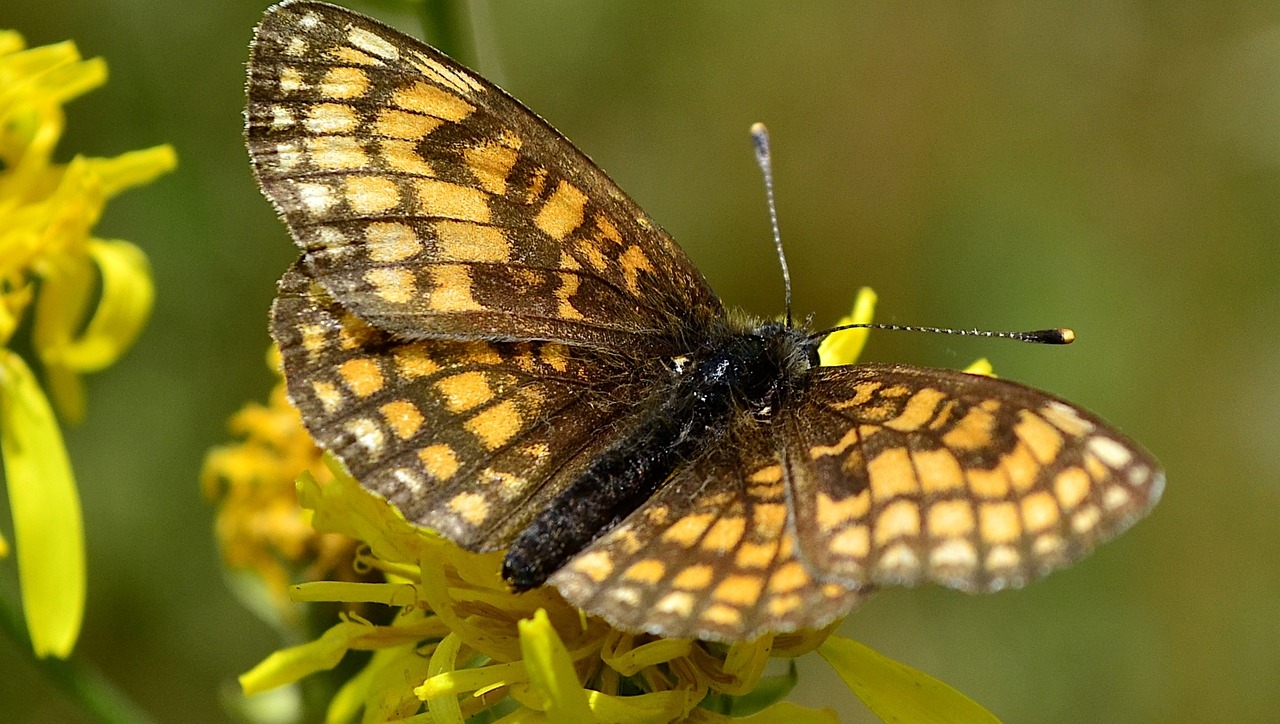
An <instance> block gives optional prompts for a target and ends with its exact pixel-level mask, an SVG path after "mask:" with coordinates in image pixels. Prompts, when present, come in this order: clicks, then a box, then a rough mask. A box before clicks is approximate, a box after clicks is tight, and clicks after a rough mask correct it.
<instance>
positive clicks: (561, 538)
mask: <svg viewBox="0 0 1280 724" xmlns="http://www.w3.org/2000/svg"><path fill="white" fill-rule="evenodd" d="M799 339H800V338H799V337H798V335H797V334H796V333H794V332H793V331H791V330H788V329H786V328H784V327H782V326H781V325H768V326H766V327H763V328H760V329H757V330H754V331H750V332H746V333H738V334H733V335H732V336H731V337H730V338H729V339H728V340H727V341H725V342H724V343H721V344H717V345H715V346H714V347H712V348H711V349H712V351H710V352H707V353H705V354H703V355H701V356H694V357H692V358H688V359H681V360H677V361H673V363H672V367H671V369H672V374H673V382H672V384H671V385H670V386H669V387H667V388H665V389H664V390H663V391H662V392H659V393H657V394H656V395H655V399H653V400H651V401H650V402H649V404H644V405H641V407H640V409H641V410H642V411H641V412H640V413H638V414H637V416H636V417H637V419H636V420H635V422H633V423H632V425H631V427H630V432H628V433H627V434H625V435H623V436H622V437H621V438H620V439H619V440H618V441H617V442H615V443H614V444H613V445H611V446H609V447H608V448H607V449H606V450H605V451H604V452H603V453H602V454H600V455H599V456H597V457H596V458H595V459H594V460H592V461H591V463H590V464H589V465H587V467H586V468H585V469H584V470H583V471H582V472H581V473H580V474H579V475H578V476H577V477H576V478H575V479H574V480H573V482H572V483H570V484H569V485H568V486H567V487H566V488H565V489H564V490H563V491H561V492H560V493H559V494H558V495H557V496H556V497H555V498H554V500H552V502H551V504H550V505H548V506H547V507H546V508H544V509H543V510H542V512H541V513H539V514H538V515H537V516H536V517H535V518H534V519H533V521H532V522H531V523H530V524H529V525H528V527H526V528H525V529H524V530H523V531H522V532H521V533H520V534H519V535H518V536H517V537H516V539H515V541H514V542H513V543H512V544H511V547H510V548H509V549H508V551H507V557H506V560H505V561H504V562H503V570H502V575H503V578H505V579H506V580H507V581H508V582H509V583H510V584H511V585H512V587H513V588H515V589H516V590H518V591H524V590H528V589H531V588H536V587H538V586H540V585H542V584H543V583H544V582H545V581H546V579H547V577H549V576H550V575H551V574H552V573H554V572H555V571H556V570H558V569H559V568H561V567H562V566H563V565H564V564H565V562H567V561H568V560H569V559H570V558H572V557H573V556H574V555H576V554H578V553H579V552H581V551H582V550H583V549H584V548H586V546H587V545H588V544H589V543H591V542H592V541H593V540H595V539H596V538H599V537H600V536H601V535H603V534H604V533H606V532H608V531H609V529H611V528H612V527H613V526H615V525H617V524H618V523H620V522H621V521H622V520H623V519H624V518H626V517H627V516H628V515H630V514H631V513H633V512H635V511H636V510H637V509H638V508H639V507H640V506H641V505H643V504H644V503H645V501H647V500H648V499H649V498H651V497H652V496H653V494H654V492H655V491H656V490H657V489H658V488H659V487H660V486H661V485H662V484H663V483H664V482H665V481H666V480H667V479H668V478H669V477H670V476H671V474H672V473H674V472H675V471H676V469H677V468H678V467H679V466H680V465H681V464H683V463H686V462H688V461H691V460H694V459H696V458H697V457H699V456H700V455H701V454H702V453H703V452H704V451H705V450H707V449H708V448H710V447H712V446H714V445H717V444H719V443H720V442H721V441H722V440H723V438H724V436H725V433H726V432H727V431H728V429H729V426H730V424H731V423H732V421H733V419H734V416H735V415H737V414H742V413H757V412H759V411H761V410H769V409H773V408H774V407H775V403H776V398H777V397H778V395H780V394H782V393H783V392H784V390H785V389H786V388H787V387H789V386H790V385H793V384H795V383H796V373H797V372H798V371H801V370H798V369H797V368H796V366H795V365H794V364H793V361H794V360H795V359H797V358H798V357H799V355H796V354H791V353H789V350H791V349H792V348H793V347H796V341H797V340H799Z"/></svg>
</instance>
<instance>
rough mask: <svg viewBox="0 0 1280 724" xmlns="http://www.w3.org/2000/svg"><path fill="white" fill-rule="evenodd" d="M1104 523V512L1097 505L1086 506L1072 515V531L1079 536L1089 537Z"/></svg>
mask: <svg viewBox="0 0 1280 724" xmlns="http://www.w3.org/2000/svg"><path fill="white" fill-rule="evenodd" d="M1101 521H1102V511H1101V510H1099V509H1098V506H1096V505H1086V506H1084V507H1083V508H1081V509H1080V510H1077V511H1076V512H1075V513H1073V514H1072V515H1071V530H1073V531H1075V532H1076V533H1077V534H1079V535H1088V534H1089V533H1092V532H1093V531H1094V529H1095V528H1097V527H1098V523H1099V522H1101Z"/></svg>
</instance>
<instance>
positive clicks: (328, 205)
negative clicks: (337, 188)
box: [293, 181, 338, 217]
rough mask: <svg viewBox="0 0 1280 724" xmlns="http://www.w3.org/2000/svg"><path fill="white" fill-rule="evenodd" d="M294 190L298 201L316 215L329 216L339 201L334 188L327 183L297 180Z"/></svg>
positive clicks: (308, 211)
mask: <svg viewBox="0 0 1280 724" xmlns="http://www.w3.org/2000/svg"><path fill="white" fill-rule="evenodd" d="M293 192H294V193H295V194H297V196H298V203H300V204H302V205H303V206H305V207H306V209H307V213H309V214H311V215H312V216H315V217H324V216H327V215H328V214H329V211H330V210H331V209H333V206H334V204H336V203H338V198H337V196H335V195H334V190H333V189H332V188H330V186H329V185H328V184H326V183H318V182H305V181H295V182H294V183H293Z"/></svg>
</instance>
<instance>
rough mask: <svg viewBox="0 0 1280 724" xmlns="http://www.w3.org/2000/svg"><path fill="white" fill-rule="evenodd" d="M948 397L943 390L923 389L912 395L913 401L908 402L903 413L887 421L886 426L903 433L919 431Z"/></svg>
mask: <svg viewBox="0 0 1280 724" xmlns="http://www.w3.org/2000/svg"><path fill="white" fill-rule="evenodd" d="M946 397H947V396H946V394H945V393H943V392H942V390H936V389H934V388H932V387H926V388H924V389H921V390H919V391H917V392H916V393H915V394H914V395H912V396H911V399H909V400H907V404H906V405H904V406H903V408H902V412H900V413H898V416H897V417H895V418H893V419H892V420H888V421H886V422H885V423H884V425H885V427H891V428H893V429H894V430H899V431H902V432H912V431H914V430H919V429H920V428H922V427H924V426H925V425H926V424H927V423H928V422H929V420H931V419H932V418H933V413H934V411H935V410H937V409H938V404H939V403H941V402H942V401H943V400H944V399H946Z"/></svg>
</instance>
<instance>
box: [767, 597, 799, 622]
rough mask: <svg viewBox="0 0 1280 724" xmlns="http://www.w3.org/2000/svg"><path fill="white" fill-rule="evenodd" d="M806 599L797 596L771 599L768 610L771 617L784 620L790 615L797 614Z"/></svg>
mask: <svg viewBox="0 0 1280 724" xmlns="http://www.w3.org/2000/svg"><path fill="white" fill-rule="evenodd" d="M803 602H804V599H803V598H801V597H800V596H799V595H797V594H794V593H792V594H788V595H786V596H774V597H773V598H770V599H769V603H768V605H767V606H766V608H767V609H768V611H769V615H770V616H774V617H775V618H782V617H783V616H786V615H787V614H790V613H795V612H796V611H797V610H799V609H800V606H801V605H803Z"/></svg>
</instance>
